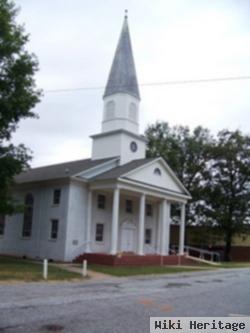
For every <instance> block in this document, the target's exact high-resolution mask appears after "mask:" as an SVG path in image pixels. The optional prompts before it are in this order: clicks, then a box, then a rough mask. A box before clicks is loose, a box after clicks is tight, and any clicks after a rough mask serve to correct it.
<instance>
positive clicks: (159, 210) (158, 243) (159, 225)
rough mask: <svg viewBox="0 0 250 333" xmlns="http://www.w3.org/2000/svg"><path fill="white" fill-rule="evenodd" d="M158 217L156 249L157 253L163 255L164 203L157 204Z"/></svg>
mask: <svg viewBox="0 0 250 333" xmlns="http://www.w3.org/2000/svg"><path fill="white" fill-rule="evenodd" d="M157 206H158V207H157V208H158V216H157V238H156V246H157V247H156V248H157V253H158V254H160V253H161V220H162V202H159V203H157Z"/></svg>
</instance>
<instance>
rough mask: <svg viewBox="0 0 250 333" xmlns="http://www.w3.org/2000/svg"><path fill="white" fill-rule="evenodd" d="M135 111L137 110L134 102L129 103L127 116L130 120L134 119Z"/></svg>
mask: <svg viewBox="0 0 250 333" xmlns="http://www.w3.org/2000/svg"><path fill="white" fill-rule="evenodd" d="M136 112H137V107H136V104H135V103H130V105H129V118H130V119H131V120H134V121H136V118H137V117H136Z"/></svg>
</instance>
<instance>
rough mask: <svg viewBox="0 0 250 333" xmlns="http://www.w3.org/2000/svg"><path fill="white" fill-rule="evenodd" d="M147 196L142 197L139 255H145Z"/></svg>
mask: <svg viewBox="0 0 250 333" xmlns="http://www.w3.org/2000/svg"><path fill="white" fill-rule="evenodd" d="M144 226H145V194H142V195H141V197H140V211H139V228H138V249H137V254H139V255H141V256H142V255H144V233H145V231H144V229H145V227H144Z"/></svg>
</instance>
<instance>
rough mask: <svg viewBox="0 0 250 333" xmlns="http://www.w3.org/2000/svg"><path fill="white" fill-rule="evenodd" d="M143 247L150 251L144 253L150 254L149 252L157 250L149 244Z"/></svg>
mask: <svg viewBox="0 0 250 333" xmlns="http://www.w3.org/2000/svg"><path fill="white" fill-rule="evenodd" d="M145 248H146V249H148V250H149V251H151V252H147V251H146V254H150V253H152V254H155V253H157V250H156V249H155V248H154V247H153V246H151V245H149V244H145Z"/></svg>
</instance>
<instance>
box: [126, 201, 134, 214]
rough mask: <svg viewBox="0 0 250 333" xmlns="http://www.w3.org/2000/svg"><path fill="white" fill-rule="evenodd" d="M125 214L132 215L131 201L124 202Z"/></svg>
mask: <svg viewBox="0 0 250 333" xmlns="http://www.w3.org/2000/svg"><path fill="white" fill-rule="evenodd" d="M126 213H133V201H132V200H126Z"/></svg>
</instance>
